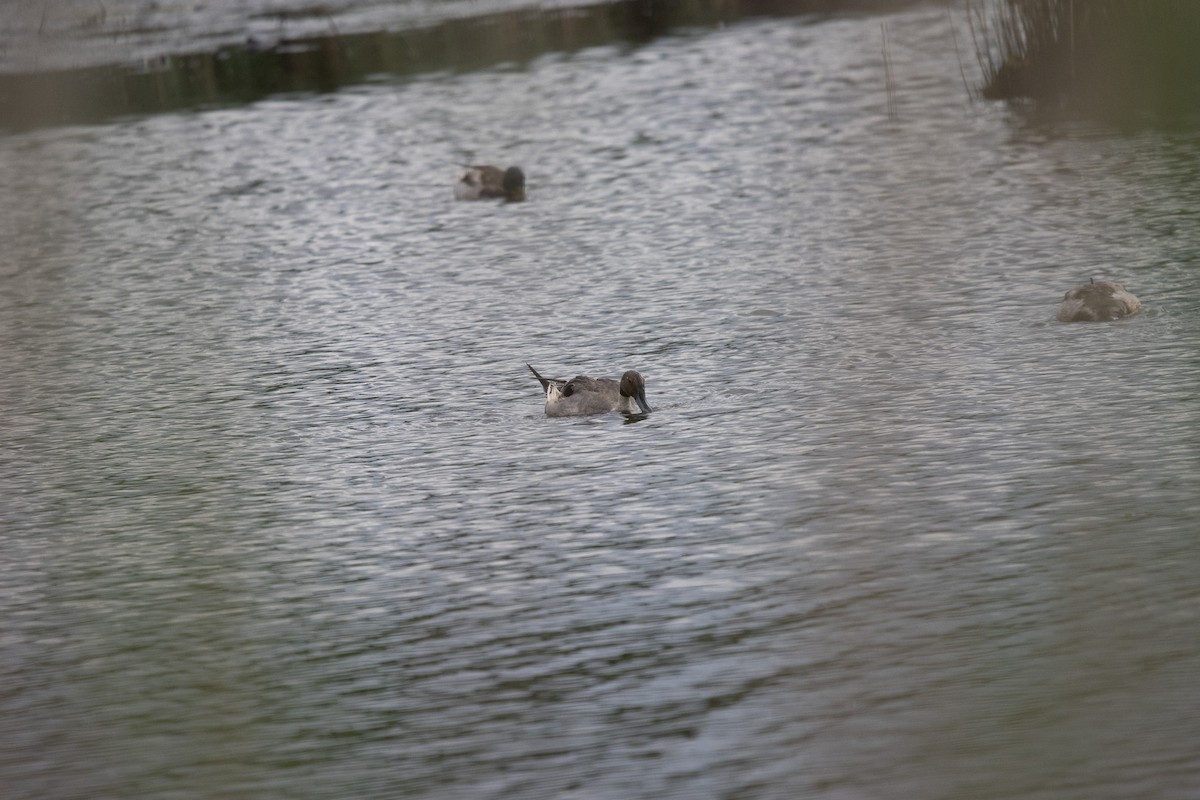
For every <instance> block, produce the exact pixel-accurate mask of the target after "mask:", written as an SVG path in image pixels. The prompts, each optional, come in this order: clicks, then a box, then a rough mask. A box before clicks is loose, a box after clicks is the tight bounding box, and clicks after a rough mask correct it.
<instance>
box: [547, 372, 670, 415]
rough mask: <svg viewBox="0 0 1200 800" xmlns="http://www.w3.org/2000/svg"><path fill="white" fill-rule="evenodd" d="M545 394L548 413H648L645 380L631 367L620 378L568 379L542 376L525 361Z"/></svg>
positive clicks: (583, 377)
mask: <svg viewBox="0 0 1200 800" xmlns="http://www.w3.org/2000/svg"><path fill="white" fill-rule="evenodd" d="M525 366H527V367H529V371H530V372H532V373H533V376H534V377H535V378H537V379H538V383H540V384H542V391H543V392H545V393H546V416H548V417H578V416H583V415H585V414H603V413H604V412H606V411H620V412H621V413H623V414H649V413H650V404H649V403H647V402H646V381H645V380H644V379H643V378H642V376H641V374H640V373H639V372H637V371H636V370H632V369H631V370H629V371H628V372H626V373H625V374H624V375H622V376H621V380H619V381H617V380H613V379H612V378H589V377H588V376H586V375H576V376H575V377H574V378H571V380H569V381H564V380H560V379H557V378H543V377H542V376H541V375H539V374H538V371H537V370H536V369H534V368H533V367H532V366H531V365H529V364H526V365H525Z"/></svg>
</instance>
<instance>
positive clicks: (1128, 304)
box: [1058, 280, 1142, 322]
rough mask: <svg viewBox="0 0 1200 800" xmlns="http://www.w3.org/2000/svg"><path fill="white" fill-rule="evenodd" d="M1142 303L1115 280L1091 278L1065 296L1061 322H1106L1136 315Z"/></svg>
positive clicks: (1060, 311)
mask: <svg viewBox="0 0 1200 800" xmlns="http://www.w3.org/2000/svg"><path fill="white" fill-rule="evenodd" d="M1141 307H1142V304H1141V303H1140V302H1139V301H1138V299H1137V298H1136V297H1134V296H1133V295H1132V294H1130V293H1129V292H1128V291H1126V289H1125V287H1124V286H1122V285H1121V284H1119V283H1117V282H1115V281H1097V280H1092V281H1091V282H1090V283H1085V284H1082V285H1080V286H1076V287H1075V288H1074V289H1072V290H1071V291H1069V292H1067V293H1066V294H1065V295H1063V299H1062V305H1060V306H1059V307H1058V321H1059V322H1104V321H1106V320H1110V319H1120V318H1121V317H1127V316H1129V315H1130V314H1136V313H1137V312H1138V309H1140V308H1141Z"/></svg>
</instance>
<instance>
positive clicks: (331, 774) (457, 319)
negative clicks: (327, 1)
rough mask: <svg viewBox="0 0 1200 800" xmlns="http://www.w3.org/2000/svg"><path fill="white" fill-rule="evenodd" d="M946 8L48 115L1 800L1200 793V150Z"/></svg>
mask: <svg viewBox="0 0 1200 800" xmlns="http://www.w3.org/2000/svg"><path fill="white" fill-rule="evenodd" d="M881 21H883V22H886V23H887V26H888V39H889V56H890V62H891V73H892V82H893V84H894V88H895V91H894V92H893V93H892V95H891V98H890V110H891V113H890V114H889V96H888V93H887V92H886V91H885V89H884V87H885V85H886V78H885V70H884V61H883V57H882V48H881V28H880V25H881ZM949 31H950V29H949V20H948V18H947V16H946V12H945V9H944V8H942V7H941V6H937V7H931V8H918V9H916V10H912V11H908V12H904V13H901V14H896V15H892V16H888V17H884V18H880V17H872V16H852V17H845V18H839V17H834V18H822V19H816V18H797V19H762V20H750V21H745V22H741V23H738V24H735V25H729V26H726V27H723V28H720V29H694V30H681V31H677V32H676V33H675V34H673V35H671V36H668V37H665V38H659V39H656V40H654V41H651V42H648V43H646V44H644V45H642V46H638V47H630V46H627V45H625V46H620V47H616V46H614V47H602V48H593V49H588V50H585V51H582V52H578V53H574V54H552V55H547V56H543V57H541V58H539V59H537V60H536V61H534V62H532V63H529V64H523V65H520V66H511V65H508V66H504V65H502V66H500V67H497V68H494V69H490V70H485V71H477V72H470V73H463V74H449V73H437V74H432V75H428V76H425V77H421V78H416V79H411V80H404V81H399V80H389V79H386V78H383V77H381V78H380V79H379V80H378V81H376V82H373V83H369V84H367V85H363V86H358V87H356V88H349V89H344V90H342V91H339V92H337V93H333V94H324V95H296V96H280V97H275V98H272V99H268V100H265V101H262V102H259V103H255V104H253V105H250V106H245V107H235V108H226V109H216V110H209V111H198V112H195V113H186V114H169V115H157V116H149V117H135V118H127V119H123V120H118V121H115V122H114V123H112V124H107V125H103V126H95V127H70V128H57V129H44V130H38V131H31V132H26V133H20V134H11V135H7V136H5V137H3V138H0V207H2V208H0V240H2V241H3V242H4V247H3V249H2V250H0V374H2V375H3V376H4V377H3V380H2V381H0V408H2V410H3V416H2V420H0V496H2V497H3V503H2V505H0V548H2V551H3V558H0V616H2V619H3V620H4V622H3V626H2V628H0V669H2V670H3V673H2V678H0V689H2V694H0V720H3V721H2V722H0V783H2V784H3V786H4V787H5V789H4V796H5V797H9V798H34V797H37V798H47V797H54V798H129V797H155V798H166V797H173V798H207V797H213V798H216V797H220V798H241V797H245V798H263V797H314V798H316V797H322V798H325V797H380V798H383V797H389V798H391V797H422V798H424V797H428V798H435V797H436V798H587V799H589V800H590V799H591V798H606V799H607V798H730V799H732V798H781V799H782V798H796V797H820V798H896V797H904V798H964V797H972V798H1009V797H1022V798H1055V800H1057V799H1059V798H1081V799H1082V798H1087V799H1088V800H1095V798H1127V797H1153V798H1191V797H1195V796H1197V792H1198V791H1200V758H1198V757H1197V755H1196V748H1195V744H1196V742H1197V740H1198V738H1197V737H1198V736H1200V721H1198V718H1197V716H1196V713H1195V708H1196V705H1197V702H1198V701H1200V691H1198V690H1197V688H1196V676H1197V675H1200V635H1198V634H1200V577H1197V576H1198V575H1200V569H1198V566H1200V563H1198V562H1200V554H1198V552H1197V547H1196V544H1195V537H1196V534H1197V530H1198V528H1200V525H1198V523H1197V520H1198V519H1200V404H1198V403H1197V399H1196V398H1197V383H1198V382H1200V356H1198V355H1197V354H1198V353H1200V316H1198V315H1197V312H1198V311H1200V288H1198V287H1197V283H1196V280H1195V274H1196V260H1197V251H1198V246H1200V226H1198V225H1197V224H1196V223H1197V219H1196V217H1197V214H1196V209H1197V208H1198V207H1200V183H1198V182H1197V181H1196V180H1195V174H1196V156H1197V152H1198V150H1200V147H1198V144H1200V142H1198V137H1197V135H1196V133H1195V132H1194V131H1191V130H1177V131H1172V132H1165V133H1164V132H1150V131H1145V132H1143V131H1138V132H1115V131H1111V130H1106V129H1101V128H1095V127H1088V126H1084V125H1079V124H1076V125H1062V124H1051V123H1043V122H1039V121H1037V120H1036V119H1032V118H1030V117H1028V116H1026V115H1022V114H1017V113H1014V112H1012V111H1010V110H1007V109H1006V108H1005V107H1003V106H1000V105H992V104H986V103H981V102H974V103H973V102H971V101H970V100H969V99H968V97H967V93H966V90H965V89H964V86H963V79H962V77H961V76H960V72H959V64H958V61H957V59H956V58H955V54H954V44H953V40H952V39H951V38H950V32H949ZM960 34H961V32H960ZM960 45H961V40H960ZM968 66H969V65H968ZM968 79H970V76H969V75H968ZM475 161H492V162H496V163H518V164H521V165H522V166H524V167H525V170H526V172H527V174H528V176H529V194H530V200H529V202H527V203H523V204H510V205H504V204H498V203H455V202H453V200H452V199H451V189H450V187H451V183H452V182H453V180H454V178H455V175H456V171H457V166H456V164H458V163H461V162H475ZM1091 276H1095V277H1097V278H1099V277H1110V278H1115V279H1117V280H1121V281H1123V282H1124V283H1125V284H1126V285H1127V286H1128V287H1129V288H1130V289H1131V290H1132V291H1134V292H1135V293H1136V294H1138V295H1139V296H1140V297H1141V298H1142V300H1143V302H1144V304H1145V310H1144V312H1143V313H1142V314H1140V315H1138V316H1137V317H1134V318H1132V319H1130V320H1126V321H1122V322H1117V323H1106V324H1076V325H1066V324H1060V323H1057V322H1055V321H1054V313H1055V308H1056V303H1057V301H1058V299H1059V298H1060V297H1061V295H1062V293H1063V292H1064V291H1066V289H1068V288H1070V287H1071V286H1073V285H1075V284H1077V283H1079V282H1081V281H1085V280H1087V279H1088V278H1089V277H1091ZM526 362H529V363H532V364H533V365H534V366H535V367H537V368H538V369H539V370H541V371H542V372H544V373H547V374H554V375H562V376H570V375H573V374H575V373H576V372H590V373H593V374H603V375H617V374H619V373H620V372H621V371H622V370H624V369H627V368H637V369H639V370H641V371H642V372H643V373H644V374H645V376H646V380H647V387H648V389H647V392H648V396H649V399H650V403H651V404H652V405H653V406H654V407H655V411H654V413H652V414H651V415H650V416H649V417H648V418H646V419H643V420H641V421H633V422H631V421H629V420H626V419H624V418H623V417H621V416H620V415H616V414H612V415H603V416H598V417H590V418H581V419H549V418H546V417H545V416H544V415H543V413H542V408H541V402H540V398H539V390H538V385H537V383H536V381H534V379H533V378H532V376H531V375H530V374H529V373H528V371H527V369H526V367H525V364H526Z"/></svg>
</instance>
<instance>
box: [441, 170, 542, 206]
mask: <svg viewBox="0 0 1200 800" xmlns="http://www.w3.org/2000/svg"><path fill="white" fill-rule="evenodd" d="M490 197H496V198H503V199H504V200H507V201H508V202H510V203H517V202H520V201H522V200H524V199H525V173H524V172H522V171H521V168H520V167H509V168H508V169H501V168H500V167H493V166H492V165H491V164H476V165H473V166H468V167H467V171H466V172H465V173H463V176H462V177H461V178H459V179H458V183H456V184H454V199H455V200H480V199H486V198H490Z"/></svg>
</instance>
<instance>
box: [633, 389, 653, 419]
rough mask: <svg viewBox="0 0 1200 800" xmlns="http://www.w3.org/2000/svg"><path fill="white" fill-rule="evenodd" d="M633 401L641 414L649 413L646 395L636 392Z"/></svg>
mask: <svg viewBox="0 0 1200 800" xmlns="http://www.w3.org/2000/svg"><path fill="white" fill-rule="evenodd" d="M633 401H634V402H635V403H637V406H638V408H640V409H641V410H642V413H643V414H649V413H650V404H649V403H647V402H646V393H645V392H638V393H637V395H636V396H635V397H634V398H633Z"/></svg>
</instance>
